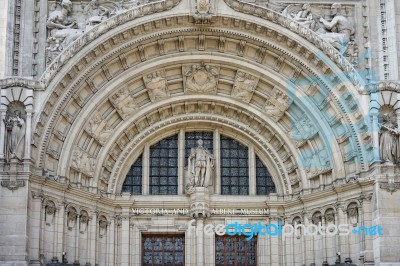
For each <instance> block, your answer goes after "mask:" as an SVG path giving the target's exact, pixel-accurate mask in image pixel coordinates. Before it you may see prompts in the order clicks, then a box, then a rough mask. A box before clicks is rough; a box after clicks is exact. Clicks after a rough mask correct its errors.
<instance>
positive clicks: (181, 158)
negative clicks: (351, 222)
mask: <svg viewBox="0 0 400 266" xmlns="http://www.w3.org/2000/svg"><path fill="white" fill-rule="evenodd" d="M184 167H185V131H184V130H183V129H181V130H180V131H179V135H178V195H182V194H183V193H184V192H183V190H184V187H185V186H184V182H183V178H184Z"/></svg>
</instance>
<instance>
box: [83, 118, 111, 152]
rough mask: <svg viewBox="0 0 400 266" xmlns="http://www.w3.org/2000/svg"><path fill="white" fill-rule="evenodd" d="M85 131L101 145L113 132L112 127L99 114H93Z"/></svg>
mask: <svg viewBox="0 0 400 266" xmlns="http://www.w3.org/2000/svg"><path fill="white" fill-rule="evenodd" d="M87 131H88V132H89V133H90V134H91V135H92V136H93V137H94V138H95V139H97V140H98V141H99V142H100V143H101V144H102V145H104V144H105V143H106V142H107V140H108V139H109V138H110V136H111V134H112V133H113V130H112V128H110V127H109V126H108V125H107V123H106V121H105V120H104V119H103V118H102V117H101V115H99V114H96V115H94V117H93V118H92V119H91V120H90V121H89V126H88V128H87Z"/></svg>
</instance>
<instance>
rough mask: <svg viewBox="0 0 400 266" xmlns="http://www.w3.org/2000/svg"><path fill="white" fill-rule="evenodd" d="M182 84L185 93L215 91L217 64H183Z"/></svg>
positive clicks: (217, 72) (217, 73)
mask: <svg viewBox="0 0 400 266" xmlns="http://www.w3.org/2000/svg"><path fill="white" fill-rule="evenodd" d="M182 71H183V73H184V79H185V81H184V84H185V92H187V93H210V94H215V93H216V92H217V85H218V76H219V66H212V65H208V64H204V62H201V63H200V64H195V65H190V66H184V67H183V70H182Z"/></svg>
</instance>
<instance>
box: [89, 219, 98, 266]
mask: <svg viewBox="0 0 400 266" xmlns="http://www.w3.org/2000/svg"><path fill="white" fill-rule="evenodd" d="M97 215H98V213H97V211H94V212H93V213H92V219H91V220H90V228H89V230H90V239H89V241H90V247H89V248H88V250H89V258H88V260H89V263H90V265H91V266H95V265H96V246H97V245H96V243H97V235H98V229H97V228H98V226H97V223H98V221H97Z"/></svg>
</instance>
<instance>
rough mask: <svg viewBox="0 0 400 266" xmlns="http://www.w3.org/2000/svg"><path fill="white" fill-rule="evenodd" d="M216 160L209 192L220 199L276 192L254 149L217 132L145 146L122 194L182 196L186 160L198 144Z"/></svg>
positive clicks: (192, 133) (185, 135) (186, 135)
mask: <svg viewBox="0 0 400 266" xmlns="http://www.w3.org/2000/svg"><path fill="white" fill-rule="evenodd" d="M199 139H202V140H203V146H204V148H206V149H207V150H208V151H209V152H210V153H211V154H213V156H214V158H215V176H214V180H213V185H212V186H211V187H209V189H213V190H214V191H211V192H212V193H214V194H221V195H268V194H270V193H275V192H276V187H275V184H274V182H273V180H272V176H271V174H270V173H269V171H268V169H267V167H265V164H264V163H263V161H262V160H261V159H260V157H259V156H258V155H257V154H255V152H254V148H253V147H251V146H246V145H244V144H243V143H240V142H239V141H237V140H235V139H233V138H231V137H228V136H225V135H222V134H219V132H218V131H214V132H210V131H188V132H184V131H183V130H181V131H180V132H179V134H175V135H173V136H169V137H167V138H164V139H162V140H160V141H159V142H157V143H155V144H153V145H147V146H146V147H145V149H144V151H143V153H142V154H141V155H140V156H139V157H138V159H136V161H135V162H134V163H133V165H132V166H131V168H130V170H129V172H128V174H127V175H126V178H125V181H124V183H123V185H122V192H129V193H131V194H133V195H179V194H184V187H185V183H186V182H187V180H184V179H185V171H187V166H188V161H189V156H190V153H191V150H192V148H194V147H196V145H197V144H196V143H197V140H199Z"/></svg>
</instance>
